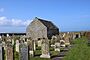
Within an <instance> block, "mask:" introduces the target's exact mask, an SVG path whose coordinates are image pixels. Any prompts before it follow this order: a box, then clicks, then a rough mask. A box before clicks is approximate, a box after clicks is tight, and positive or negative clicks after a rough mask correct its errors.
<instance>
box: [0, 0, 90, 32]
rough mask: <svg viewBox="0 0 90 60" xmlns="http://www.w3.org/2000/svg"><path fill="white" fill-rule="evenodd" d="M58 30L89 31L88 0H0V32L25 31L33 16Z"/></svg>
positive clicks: (89, 5)
mask: <svg viewBox="0 0 90 60" xmlns="http://www.w3.org/2000/svg"><path fill="white" fill-rule="evenodd" d="M35 17H38V18H42V19H45V20H49V21H52V22H53V23H54V24H55V25H56V26H57V27H58V28H59V31H61V32H64V31H90V0H0V32H26V27H27V26H28V24H30V22H32V20H33V19H34V18H35Z"/></svg>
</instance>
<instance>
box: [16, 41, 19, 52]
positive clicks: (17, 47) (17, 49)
mask: <svg viewBox="0 0 90 60" xmlns="http://www.w3.org/2000/svg"><path fill="white" fill-rule="evenodd" d="M16 52H19V40H16Z"/></svg>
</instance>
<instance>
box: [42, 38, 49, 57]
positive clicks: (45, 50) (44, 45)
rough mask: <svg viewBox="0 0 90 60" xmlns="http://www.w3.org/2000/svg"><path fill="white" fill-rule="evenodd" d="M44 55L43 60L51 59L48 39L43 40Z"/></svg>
mask: <svg viewBox="0 0 90 60" xmlns="http://www.w3.org/2000/svg"><path fill="white" fill-rule="evenodd" d="M41 49H42V55H41V56H40V57H41V58H50V54H49V41H48V39H47V38H42V47H41Z"/></svg>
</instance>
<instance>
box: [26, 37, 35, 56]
mask: <svg viewBox="0 0 90 60" xmlns="http://www.w3.org/2000/svg"><path fill="white" fill-rule="evenodd" d="M27 44H28V50H29V55H30V56H31V57H33V56H34V45H33V40H32V39H31V38H29V39H28V42H27Z"/></svg>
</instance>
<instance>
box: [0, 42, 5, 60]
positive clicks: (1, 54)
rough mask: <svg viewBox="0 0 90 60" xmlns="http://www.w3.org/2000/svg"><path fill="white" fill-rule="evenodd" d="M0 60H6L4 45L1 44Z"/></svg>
mask: <svg viewBox="0 0 90 60" xmlns="http://www.w3.org/2000/svg"><path fill="white" fill-rule="evenodd" d="M0 60H4V49H3V47H2V43H1V42H0Z"/></svg>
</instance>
